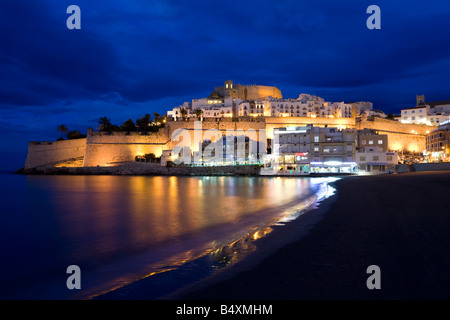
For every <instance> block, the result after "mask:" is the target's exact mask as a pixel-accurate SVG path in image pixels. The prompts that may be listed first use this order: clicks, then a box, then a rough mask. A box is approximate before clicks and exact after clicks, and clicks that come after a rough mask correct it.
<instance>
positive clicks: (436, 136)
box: [424, 120, 450, 162]
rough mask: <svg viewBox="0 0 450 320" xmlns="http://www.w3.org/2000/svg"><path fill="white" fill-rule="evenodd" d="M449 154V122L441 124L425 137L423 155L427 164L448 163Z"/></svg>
mask: <svg viewBox="0 0 450 320" xmlns="http://www.w3.org/2000/svg"><path fill="white" fill-rule="evenodd" d="M449 154H450V120H447V121H446V122H443V123H442V124H441V125H440V126H439V127H437V128H436V129H434V130H432V131H431V132H430V133H429V134H427V136H426V151H425V153H424V155H425V156H426V158H427V160H428V161H429V162H440V161H449V160H450V159H449Z"/></svg>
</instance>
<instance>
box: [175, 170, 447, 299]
mask: <svg viewBox="0 0 450 320" xmlns="http://www.w3.org/2000/svg"><path fill="white" fill-rule="evenodd" d="M334 186H335V187H336V188H337V197H333V198H334V199H333V200H332V201H329V200H326V201H325V203H324V204H323V205H321V206H320V207H319V209H318V210H314V211H311V212H310V213H307V214H305V215H304V217H300V218H299V219H298V221H295V222H293V223H292V224H291V225H290V226H289V228H288V229H285V231H280V230H282V229H281V228H280V229H279V230H278V232H279V233H281V232H283V233H286V239H284V240H283V241H285V243H281V245H280V243H278V245H274V241H275V242H276V241H278V242H279V241H280V239H283V237H282V234H281V236H280V234H278V235H277V234H276V231H277V230H275V233H274V235H269V236H267V237H264V238H262V239H261V240H263V241H262V242H261V244H260V249H261V248H262V249H263V250H260V252H264V251H265V250H264V246H267V247H268V248H269V247H271V248H274V247H277V248H278V249H276V250H275V251H274V252H273V253H271V254H270V255H269V256H266V257H260V259H258V257H251V256H250V257H249V259H248V260H247V261H243V262H242V264H239V263H238V264H237V265H236V266H235V267H232V268H230V269H229V270H225V271H224V272H223V273H222V274H219V275H218V276H217V277H216V279H212V280H211V279H209V280H208V281H206V282H204V283H202V284H199V285H197V286H194V287H191V288H190V289H189V290H190V291H185V292H181V293H179V295H177V296H176V297H175V298H177V299H186V300H197V299H201V300H260V299H261V300H262V299H264V300H294V299H305V300H308V299H315V300H316V299H319V300H323V299H352V300H353V299H449V298H450V171H441V172H420V173H408V174H395V175H381V176H354V177H346V178H344V179H341V180H339V181H337V182H335V183H334ZM324 211H327V212H326V213H324ZM314 214H315V215H314ZM322 215H323V216H322ZM321 216H322V218H321V219H318V218H317V217H321ZM302 219H303V221H306V224H308V219H309V220H310V222H309V224H310V228H305V227H304V226H301V223H302ZM317 220H318V221H317ZM312 225H315V226H314V227H312ZM295 228H299V229H298V230H299V232H296V231H295ZM307 229H310V231H309V233H307ZM302 234H303V236H302ZM288 238H291V239H288ZM277 239H278V240H277ZM267 252H268V251H267ZM370 265H377V266H379V267H380V269H381V289H380V290H369V289H368V288H367V286H366V281H367V278H368V277H369V276H370V275H369V274H367V267H368V266H370Z"/></svg>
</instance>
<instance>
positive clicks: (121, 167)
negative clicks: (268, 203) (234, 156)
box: [25, 162, 260, 176]
mask: <svg viewBox="0 0 450 320" xmlns="http://www.w3.org/2000/svg"><path fill="white" fill-rule="evenodd" d="M259 172H260V166H258V165H245V166H217V167H182V166H180V167H163V166H161V165H160V164H159V163H158V164H156V163H155V164H152V163H139V162H126V163H122V164H118V165H116V166H113V167H78V168H76V167H71V168H68V167H58V168H56V167H53V166H47V167H39V168H34V169H28V170H26V171H25V173H26V174H36V175H39V174H45V175H123V176H132V175H140V176H145V175H148V176H152V175H158V176H259Z"/></svg>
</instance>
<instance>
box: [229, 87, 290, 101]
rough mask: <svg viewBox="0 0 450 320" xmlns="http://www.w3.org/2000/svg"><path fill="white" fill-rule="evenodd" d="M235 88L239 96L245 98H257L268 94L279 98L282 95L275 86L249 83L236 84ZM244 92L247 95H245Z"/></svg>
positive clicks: (262, 97)
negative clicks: (247, 84)
mask: <svg viewBox="0 0 450 320" xmlns="http://www.w3.org/2000/svg"><path fill="white" fill-rule="evenodd" d="M237 89H238V95H239V97H241V98H242V99H245V100H259V99H264V98H266V97H269V96H271V97H273V98H279V99H281V98H282V97H283V96H282V95H281V91H280V90H279V89H278V88H276V87H269V86H257V85H254V86H252V85H250V86H238V87H237ZM245 92H246V93H247V96H245Z"/></svg>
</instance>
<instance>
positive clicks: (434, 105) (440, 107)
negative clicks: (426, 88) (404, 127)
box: [400, 95, 450, 126]
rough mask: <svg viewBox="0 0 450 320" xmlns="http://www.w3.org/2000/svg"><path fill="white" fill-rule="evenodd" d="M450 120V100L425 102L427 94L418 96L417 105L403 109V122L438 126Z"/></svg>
mask: <svg viewBox="0 0 450 320" xmlns="http://www.w3.org/2000/svg"><path fill="white" fill-rule="evenodd" d="M447 120H450V100H446V101H435V102H425V96H423V95H422V96H417V97H416V106H414V107H410V108H404V109H402V110H401V120H400V121H401V122H402V123H415V124H425V125H429V126H438V125H439V124H440V123H442V122H445V121H447Z"/></svg>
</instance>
